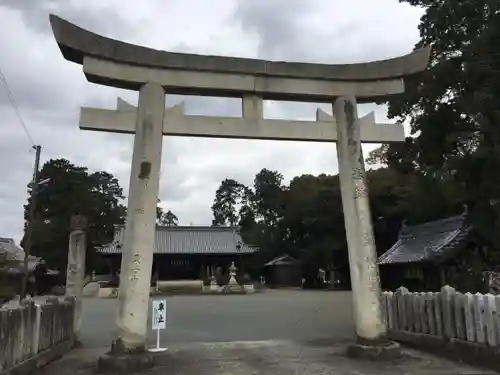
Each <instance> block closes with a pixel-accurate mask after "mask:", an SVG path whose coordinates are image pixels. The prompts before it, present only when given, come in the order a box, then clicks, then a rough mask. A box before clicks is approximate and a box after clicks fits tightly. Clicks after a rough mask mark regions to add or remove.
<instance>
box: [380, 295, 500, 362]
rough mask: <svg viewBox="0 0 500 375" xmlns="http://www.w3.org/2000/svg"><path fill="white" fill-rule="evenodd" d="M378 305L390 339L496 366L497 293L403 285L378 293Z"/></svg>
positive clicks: (499, 353) (499, 337)
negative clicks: (417, 290)
mask: <svg viewBox="0 0 500 375" xmlns="http://www.w3.org/2000/svg"><path fill="white" fill-rule="evenodd" d="M382 307H383V313H384V317H385V321H386V324H387V328H388V333H389V337H390V338H391V339H394V340H397V341H400V342H403V343H406V344H409V345H413V346H416V347H419V348H421V349H427V350H429V351H431V352H433V353H436V354H441V355H445V356H447V357H450V358H452V359H455V360H461V361H464V362H468V363H471V364H475V365H482V366H488V367H490V368H493V369H495V370H497V371H498V370H500V295H497V296H494V295H492V294H484V295H483V294H481V293H476V294H471V293H465V294H462V293H460V292H457V291H456V290H455V289H453V288H452V287H450V286H444V287H443V288H442V289H441V291H440V292H437V293H433V292H428V293H410V292H409V291H408V289H406V288H404V287H401V288H399V289H398V290H397V291H396V292H395V293H393V292H383V293H382Z"/></svg>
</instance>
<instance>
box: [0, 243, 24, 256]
mask: <svg viewBox="0 0 500 375" xmlns="http://www.w3.org/2000/svg"><path fill="white" fill-rule="evenodd" d="M0 254H2V255H3V254H5V256H6V257H7V259H8V260H23V259H24V251H23V250H22V249H21V248H20V247H18V246H17V245H16V243H15V242H14V240H13V239H12V238H3V237H0Z"/></svg>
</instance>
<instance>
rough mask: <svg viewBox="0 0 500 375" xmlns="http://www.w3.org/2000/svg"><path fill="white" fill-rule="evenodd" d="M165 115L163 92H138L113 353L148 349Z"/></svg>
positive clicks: (153, 87) (147, 88) (153, 88)
mask: <svg viewBox="0 0 500 375" xmlns="http://www.w3.org/2000/svg"><path fill="white" fill-rule="evenodd" d="M164 112H165V92H164V90H163V87H162V86H161V85H159V84H157V83H153V82H148V83H146V84H145V85H144V86H142V87H141V88H140V90H139V105H138V107H137V114H136V125H135V137H134V151H133V155H132V170H131V173H130V185H129V195H128V209H127V221H126V224H125V235H124V236H125V238H124V251H123V252H122V264H121V273H120V287H119V291H118V302H119V311H118V321H117V328H118V332H117V338H116V340H115V341H114V342H113V345H112V352H115V353H117V354H123V353H127V352H133V351H143V350H144V348H145V345H146V339H147V320H148V307H149V292H150V283H151V270H152V267H153V250H154V243H155V231H156V204H157V197H158V190H159V183H160V165H161V151H162V139H163V135H162V131H163V116H164Z"/></svg>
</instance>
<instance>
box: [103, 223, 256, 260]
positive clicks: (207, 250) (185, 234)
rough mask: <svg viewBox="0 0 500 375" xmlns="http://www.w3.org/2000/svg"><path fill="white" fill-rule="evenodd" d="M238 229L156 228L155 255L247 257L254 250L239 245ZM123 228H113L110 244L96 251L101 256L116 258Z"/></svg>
mask: <svg viewBox="0 0 500 375" xmlns="http://www.w3.org/2000/svg"><path fill="white" fill-rule="evenodd" d="M238 229H239V228H238V227H195V226H189V227H183V226H177V227H174V226H171V227H162V226H157V227H156V239H155V250H154V252H155V254H250V253H253V252H255V251H256V250H257V249H256V248H255V247H252V246H249V245H247V244H244V243H243V240H242V239H241V236H240V235H239V233H238ZM123 234H124V226H123V225H120V226H117V227H116V228H115V236H114V239H113V242H112V243H110V244H108V245H106V246H103V247H101V248H98V249H97V251H98V252H100V253H102V254H119V253H121V252H122V248H123Z"/></svg>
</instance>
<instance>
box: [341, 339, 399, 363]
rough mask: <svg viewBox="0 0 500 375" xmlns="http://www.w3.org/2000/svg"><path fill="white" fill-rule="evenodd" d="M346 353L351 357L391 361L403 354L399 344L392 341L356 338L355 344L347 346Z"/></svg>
mask: <svg viewBox="0 0 500 375" xmlns="http://www.w3.org/2000/svg"><path fill="white" fill-rule="evenodd" d="M347 355H348V356H349V357H352V358H359V359H366V360H370V361H391V360H395V359H398V358H401V357H402V356H403V352H402V351H401V346H400V345H399V344H398V343H397V342H394V341H388V340H377V341H373V342H370V341H367V340H358V342H356V343H355V344H351V345H349V346H348V347H347Z"/></svg>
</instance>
